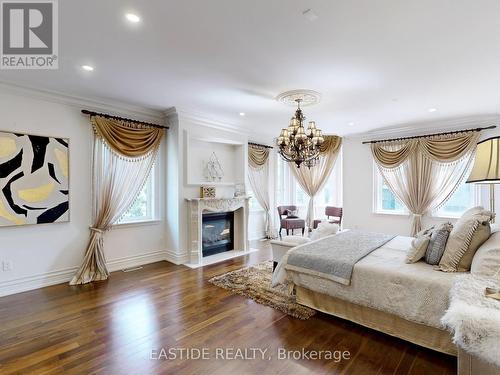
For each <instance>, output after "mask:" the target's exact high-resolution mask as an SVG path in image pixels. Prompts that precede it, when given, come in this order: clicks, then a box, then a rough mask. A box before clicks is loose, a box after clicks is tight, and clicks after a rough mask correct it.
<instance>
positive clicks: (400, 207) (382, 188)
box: [374, 166, 408, 215]
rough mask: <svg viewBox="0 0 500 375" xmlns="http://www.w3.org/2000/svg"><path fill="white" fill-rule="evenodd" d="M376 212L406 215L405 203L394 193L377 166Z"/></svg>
mask: <svg viewBox="0 0 500 375" xmlns="http://www.w3.org/2000/svg"><path fill="white" fill-rule="evenodd" d="M374 169H375V179H374V180H375V189H374V190H375V207H374V208H375V212H376V213H381V214H399V215H406V214H407V213H408V210H407V209H406V207H405V205H404V204H403V203H402V202H401V201H400V200H399V199H398V198H397V197H396V196H395V195H394V193H393V192H392V191H391V189H389V186H387V184H386V183H385V181H384V179H383V177H382V175H381V174H380V172H379V171H378V168H377V167H376V166H375V167H374Z"/></svg>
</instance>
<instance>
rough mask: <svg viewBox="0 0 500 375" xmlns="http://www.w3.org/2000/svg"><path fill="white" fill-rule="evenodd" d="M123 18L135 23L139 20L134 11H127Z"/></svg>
mask: <svg viewBox="0 0 500 375" xmlns="http://www.w3.org/2000/svg"><path fill="white" fill-rule="evenodd" d="M125 18H126V19H127V20H128V21H130V22H133V23H137V22H139V21H140V20H141V18H140V17H139V16H138V15H137V14H134V13H127V14H125Z"/></svg>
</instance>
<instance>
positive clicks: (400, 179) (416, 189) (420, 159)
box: [372, 132, 479, 235]
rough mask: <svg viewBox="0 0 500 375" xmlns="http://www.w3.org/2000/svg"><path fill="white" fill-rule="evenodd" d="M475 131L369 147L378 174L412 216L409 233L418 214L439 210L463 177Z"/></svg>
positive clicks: (469, 162)
mask: <svg viewBox="0 0 500 375" xmlns="http://www.w3.org/2000/svg"><path fill="white" fill-rule="evenodd" d="M478 138H479V133H478V132H473V133H467V134H463V133H461V134H458V135H456V136H440V137H432V138H419V139H411V140H403V141H394V142H385V143H375V144H372V153H373V156H374V159H375V161H376V163H377V166H378V168H379V171H380V173H381V175H382V177H383V178H384V180H385V181H386V183H387V185H388V186H389V188H390V189H391V190H392V192H393V193H394V194H395V195H396V196H397V197H398V198H399V199H400V200H401V202H403V203H404V204H405V206H406V207H407V208H408V210H409V211H410V212H411V214H412V224H411V234H412V235H414V234H415V233H417V232H419V231H420V229H421V218H422V215H424V214H426V213H427V212H430V211H432V210H437V209H439V208H440V207H441V206H442V205H443V204H445V203H446V201H447V200H448V199H449V198H450V197H451V196H452V195H453V193H454V192H455V190H456V189H457V188H458V187H459V186H460V184H461V183H462V182H463V181H464V180H465V178H466V177H467V175H468V173H469V171H470V168H471V167H472V162H473V160H474V154H475V150H476V144H477V140H478Z"/></svg>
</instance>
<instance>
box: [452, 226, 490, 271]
mask: <svg viewBox="0 0 500 375" xmlns="http://www.w3.org/2000/svg"><path fill="white" fill-rule="evenodd" d="M490 234H491V229H490V223H484V222H483V223H479V226H478V227H477V229H476V232H475V233H474V235H473V236H472V240H471V241H470V244H469V248H468V249H467V251H466V252H465V254H464V255H463V257H462V259H460V262H459V263H458V272H467V271H470V266H471V264H472V259H473V258H474V255H475V254H476V251H477V249H479V246H481V245H482V244H483V243H484V242H485V241H486V240H487V239H488V238H490Z"/></svg>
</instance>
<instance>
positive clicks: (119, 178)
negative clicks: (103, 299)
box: [70, 118, 163, 285]
mask: <svg viewBox="0 0 500 375" xmlns="http://www.w3.org/2000/svg"><path fill="white" fill-rule="evenodd" d="M101 120H102V121H101ZM92 122H93V125H94V130H95V136H94V147H93V160H92V211H93V224H92V227H91V228H90V238H89V242H88V245H87V249H86V251H85V255H84V259H83V262H82V265H81V266H80V268H79V269H78V271H77V272H76V274H75V276H74V277H73V279H72V280H71V281H70V284H71V285H76V284H86V283H89V282H92V281H98V280H106V279H107V278H108V276H109V272H108V270H107V268H106V260H105V256H104V234H105V232H106V231H108V230H109V229H110V228H111V226H112V225H113V224H114V223H116V222H117V221H118V220H119V219H120V218H121V217H122V216H123V215H124V214H125V213H126V212H127V210H128V209H129V208H130V206H131V205H132V204H133V203H134V201H135V200H136V199H137V196H138V195H139V193H140V192H141V190H142V188H143V186H144V184H145V183H146V180H147V178H148V176H149V174H150V172H151V168H152V166H153V163H154V161H155V159H156V155H157V152H158V147H159V145H160V142H161V139H162V136H163V129H161V130H160V129H157V128H156V129H145V128H143V127H136V126H135V125H134V124H128V123H125V122H117V121H114V120H108V119H104V118H103V119H100V118H93V119H92ZM106 132H107V133H109V136H110V137H107V135H104V134H106ZM107 140H110V141H109V142H108V141H107ZM131 155H134V156H131Z"/></svg>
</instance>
